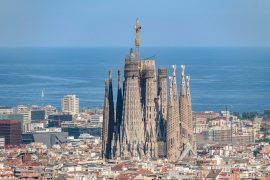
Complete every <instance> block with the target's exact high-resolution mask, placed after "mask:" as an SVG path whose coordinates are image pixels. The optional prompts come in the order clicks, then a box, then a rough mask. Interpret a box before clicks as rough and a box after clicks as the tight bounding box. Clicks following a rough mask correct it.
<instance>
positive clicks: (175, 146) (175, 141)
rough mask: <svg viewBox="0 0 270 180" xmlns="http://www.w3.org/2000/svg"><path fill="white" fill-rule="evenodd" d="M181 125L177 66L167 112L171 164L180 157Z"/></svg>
mask: <svg viewBox="0 0 270 180" xmlns="http://www.w3.org/2000/svg"><path fill="white" fill-rule="evenodd" d="M179 125H180V122H179V102H178V92H177V83H176V66H173V75H172V77H170V91H169V100H168V112H167V158H168V160H169V162H176V161H178V160H179V157H180V151H179V147H180V127H179Z"/></svg>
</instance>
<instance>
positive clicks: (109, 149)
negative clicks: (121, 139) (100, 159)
mask: <svg viewBox="0 0 270 180" xmlns="http://www.w3.org/2000/svg"><path fill="white" fill-rule="evenodd" d="M108 99H109V124H108V138H107V143H108V147H107V154H108V155H109V156H108V157H109V159H110V158H111V157H112V147H113V143H112V142H113V139H114V138H113V137H114V131H115V127H114V124H115V122H114V102H113V86H112V71H111V70H110V71H109V97H108Z"/></svg>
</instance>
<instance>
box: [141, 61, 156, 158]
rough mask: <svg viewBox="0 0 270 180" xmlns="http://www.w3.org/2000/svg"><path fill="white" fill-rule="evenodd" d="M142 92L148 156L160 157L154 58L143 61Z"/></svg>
mask: <svg viewBox="0 0 270 180" xmlns="http://www.w3.org/2000/svg"><path fill="white" fill-rule="evenodd" d="M141 68H142V71H141V73H142V78H141V92H142V93H141V94H142V106H143V117H144V118H143V119H144V128H145V129H144V131H145V135H144V136H145V141H146V143H145V152H146V155H147V158H155V159H156V158H158V145H157V130H156V110H155V108H156V105H155V98H156V96H157V95H156V93H157V80H156V65H155V61H154V60H143V61H141Z"/></svg>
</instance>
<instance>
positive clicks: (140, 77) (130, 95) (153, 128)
mask: <svg viewBox="0 0 270 180" xmlns="http://www.w3.org/2000/svg"><path fill="white" fill-rule="evenodd" d="M135 29H136V38H135V45H136V47H135V52H134V51H133V50H132V49H131V50H130V52H129V54H128V56H127V57H126V59H125V68H124V80H123V81H122V76H121V71H120V70H119V71H118V92H117V102H116V109H115V107H114V98H113V84H112V73H111V71H109V80H106V81H105V96H104V107H103V132H102V156H103V158H104V159H128V158H137V159H158V158H167V159H168V161H170V162H177V161H179V160H182V159H183V158H184V157H186V156H190V155H195V154H196V141H195V137H194V134H193V120H192V105H191V96H190V86H189V81H190V77H189V76H187V77H185V66H184V65H182V66H181V67H182V74H181V86H180V94H179V95H178V90H177V81H176V66H173V73H172V76H170V77H169V78H168V75H167V69H166V68H159V69H158V74H156V64H155V60H151V59H146V60H141V59H140V51H139V50H140V31H141V26H140V23H139V20H138V19H137V21H136V26H135ZM167 79H169V88H168V87H167V86H168V85H167V84H168V83H167Z"/></svg>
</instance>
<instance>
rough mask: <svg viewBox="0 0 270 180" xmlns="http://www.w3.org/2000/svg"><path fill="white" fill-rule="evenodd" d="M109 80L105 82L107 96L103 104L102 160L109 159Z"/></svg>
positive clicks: (105, 95)
mask: <svg viewBox="0 0 270 180" xmlns="http://www.w3.org/2000/svg"><path fill="white" fill-rule="evenodd" d="M108 96H109V94H108V80H106V81H105V94H104V103H103V128H102V158H103V159H104V158H106V159H108V158H109V156H108V154H107V143H108V125H109V98H108Z"/></svg>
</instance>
